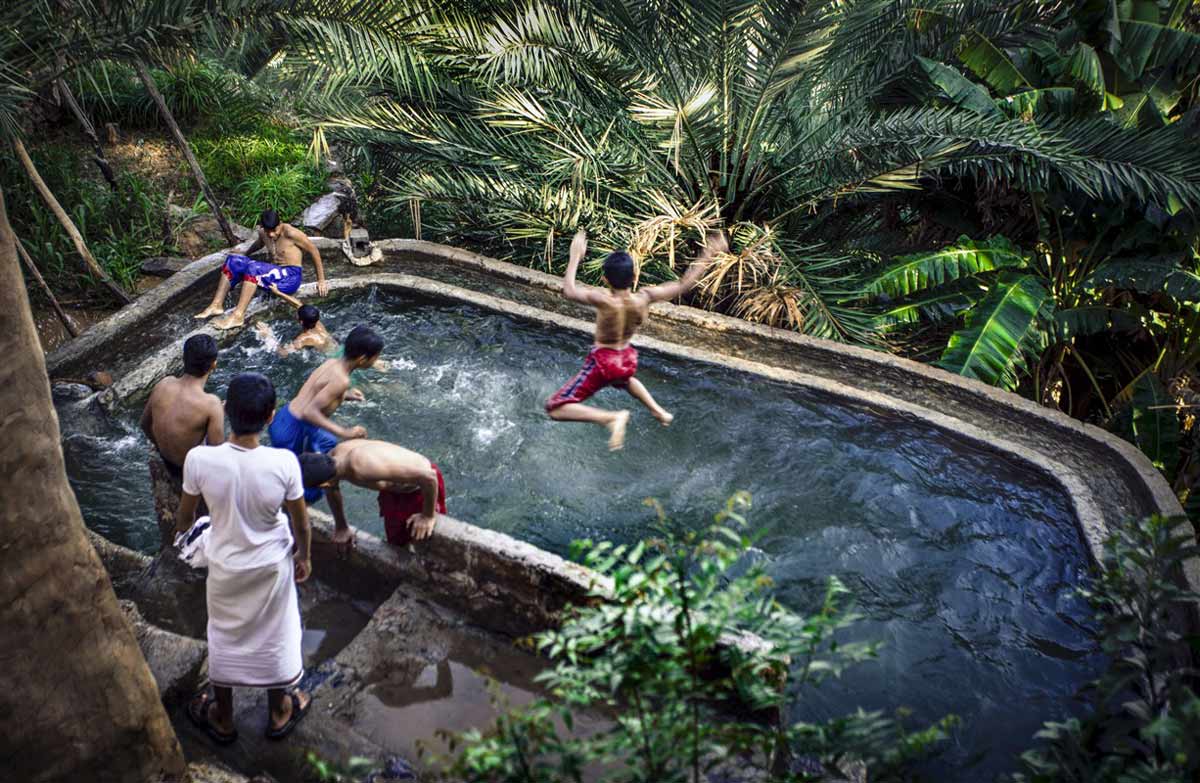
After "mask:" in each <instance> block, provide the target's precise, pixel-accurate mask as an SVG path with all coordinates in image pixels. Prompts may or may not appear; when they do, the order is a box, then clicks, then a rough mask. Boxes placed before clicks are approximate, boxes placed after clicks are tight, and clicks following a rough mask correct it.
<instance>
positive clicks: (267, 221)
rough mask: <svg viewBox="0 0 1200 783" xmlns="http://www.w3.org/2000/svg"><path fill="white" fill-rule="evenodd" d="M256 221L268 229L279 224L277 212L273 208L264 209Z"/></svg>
mask: <svg viewBox="0 0 1200 783" xmlns="http://www.w3.org/2000/svg"><path fill="white" fill-rule="evenodd" d="M258 222H259V223H261V224H262V227H263V228H265V229H266V230H268V231H270V230H271V229H273V228H275V226H278V225H279V213H278V212H276V211H275V210H273V209H264V210H263V212H262V214H261V215H260V216H259V218H258Z"/></svg>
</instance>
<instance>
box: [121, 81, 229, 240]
mask: <svg viewBox="0 0 1200 783" xmlns="http://www.w3.org/2000/svg"><path fill="white" fill-rule="evenodd" d="M134 67H135V68H137V73H138V77H139V78H140V79H141V80H142V84H143V85H145V87H146V92H148V93H150V98H151V100H153V101H154V105H155V106H157V107H158V113H159V114H160V115H162V118H163V122H165V123H167V127H168V128H170V129H171V135H172V136H174V137H175V143H176V144H178V145H179V149H180V150H182V152H183V157H185V158H187V163H188V166H189V167H190V168H191V169H192V176H193V177H195V179H196V184H198V185H199V186H200V191H201V192H202V193H203V194H204V200H205V201H207V202H208V206H209V207H211V208H212V212H213V217H215V218H216V219H217V225H219V226H220V227H221V233H222V234H224V235H225V241H227V242H228V243H229V244H230V245H236V244H237V243H238V238H237V236H236V235H234V233H233V229H232V228H230V226H229V221H228V220H226V219H225V213H224V212H222V211H221V205H220V203H218V202H217V198H216V196H214V195H213V192H212V189H211V188H209V187H208V180H207V179H205V178H204V171H202V170H201V168H200V164H199V163H198V162H197V161H196V156H195V155H193V154H192V145H190V144H188V140H187V138H186V137H185V136H184V135H183V131H181V130H179V125H177V124H176V122H175V117H173V116H172V115H171V110H170V109H168V108H167V102H166V101H164V100H163V97H162V93H160V92H159V91H158V86H157V85H155V84H154V78H153V77H152V76H151V75H150V71H149V70H148V69H147V68H146V64H145V63H143V62H142V61H141V60H138V61H137V62H136V63H135V64H134Z"/></svg>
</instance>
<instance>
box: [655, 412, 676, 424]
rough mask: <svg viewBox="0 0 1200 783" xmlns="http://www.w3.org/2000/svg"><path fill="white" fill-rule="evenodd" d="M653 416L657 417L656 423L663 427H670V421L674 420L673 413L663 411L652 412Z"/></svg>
mask: <svg viewBox="0 0 1200 783" xmlns="http://www.w3.org/2000/svg"><path fill="white" fill-rule="evenodd" d="M654 418H656V419H658V423H659V424H661V425H663V426H664V427H670V426H671V422H673V421H675V414H674V413H667V412H666V411H663V412H662V413H656V414H654Z"/></svg>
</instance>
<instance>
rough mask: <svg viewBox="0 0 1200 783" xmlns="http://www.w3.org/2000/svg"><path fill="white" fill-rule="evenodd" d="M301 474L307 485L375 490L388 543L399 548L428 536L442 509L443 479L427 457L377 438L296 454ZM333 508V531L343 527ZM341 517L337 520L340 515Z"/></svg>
mask: <svg viewBox="0 0 1200 783" xmlns="http://www.w3.org/2000/svg"><path fill="white" fill-rule="evenodd" d="M300 475H301V477H302V479H303V481H304V486H305V487H306V488H307V487H328V488H329V489H330V490H331V491H332V490H333V489H335V488H336V487H337V484H338V481H340V480H342V479H345V480H346V481H348V482H350V483H351V484H354V485H355V486H358V487H363V488H365V489H373V490H375V491H377V492H378V493H379V516H381V517H383V525H384V530H385V532H386V534H387V542H388V543H389V544H392V545H393V546H404V545H405V544H408V543H410V542H411V541H421V540H423V539H426V538H428V537H429V536H431V535H432V534H433V529H434V526H435V525H437V514H445V513H446V482H445V480H444V479H443V478H442V471H441V470H440V469H439V468H438V466H437V465H436V464H435V463H433V462H431V461H429V459H428V458H426V457H424V456H422V455H420V454H418V453H416V452H415V451H410V450H409V449H406V448H403V447H401V446H397V445H396V444H394V443H387V442H386V441H382V440H365V439H357V440H347V441H342V442H341V443H339V444H338V445H337V446H335V447H334V448H333V449H332V450H331V451H330V452H329V453H327V454H321V453H314V452H309V453H305V454H301V455H300ZM330 508H331V509H333V510H334V527H335V529H337V528H341V527H346V528H348V527H349V525H348V524H347V523H346V519H345V516H344V514H345V512H344V510H343V509H342V507H341V504H338V506H337V507H336V508H335V507H334V506H333V504H332V503H331V504H330ZM339 516H340V518H339Z"/></svg>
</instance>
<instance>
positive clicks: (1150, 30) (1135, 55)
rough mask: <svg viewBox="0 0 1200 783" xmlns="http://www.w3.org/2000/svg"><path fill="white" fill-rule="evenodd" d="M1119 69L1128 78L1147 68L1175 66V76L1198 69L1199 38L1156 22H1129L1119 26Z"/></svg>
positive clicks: (1193, 34) (1199, 65)
mask: <svg viewBox="0 0 1200 783" xmlns="http://www.w3.org/2000/svg"><path fill="white" fill-rule="evenodd" d="M1118 62H1120V63H1121V65H1122V69H1123V70H1124V71H1125V72H1126V75H1128V76H1129V78H1131V79H1137V78H1139V77H1140V76H1141V75H1142V73H1143V72H1145V71H1146V70H1147V69H1152V68H1158V67H1160V66H1164V65H1172V64H1173V65H1174V66H1175V70H1176V73H1195V72H1196V70H1197V69H1200V35H1197V34H1196V33H1189V32H1187V31H1186V30H1179V29H1176V28H1173V27H1167V26H1166V25H1162V24H1158V23H1156V22H1146V21H1136V20H1128V21H1125V22H1122V23H1121V53H1120V56H1119V57H1118Z"/></svg>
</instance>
